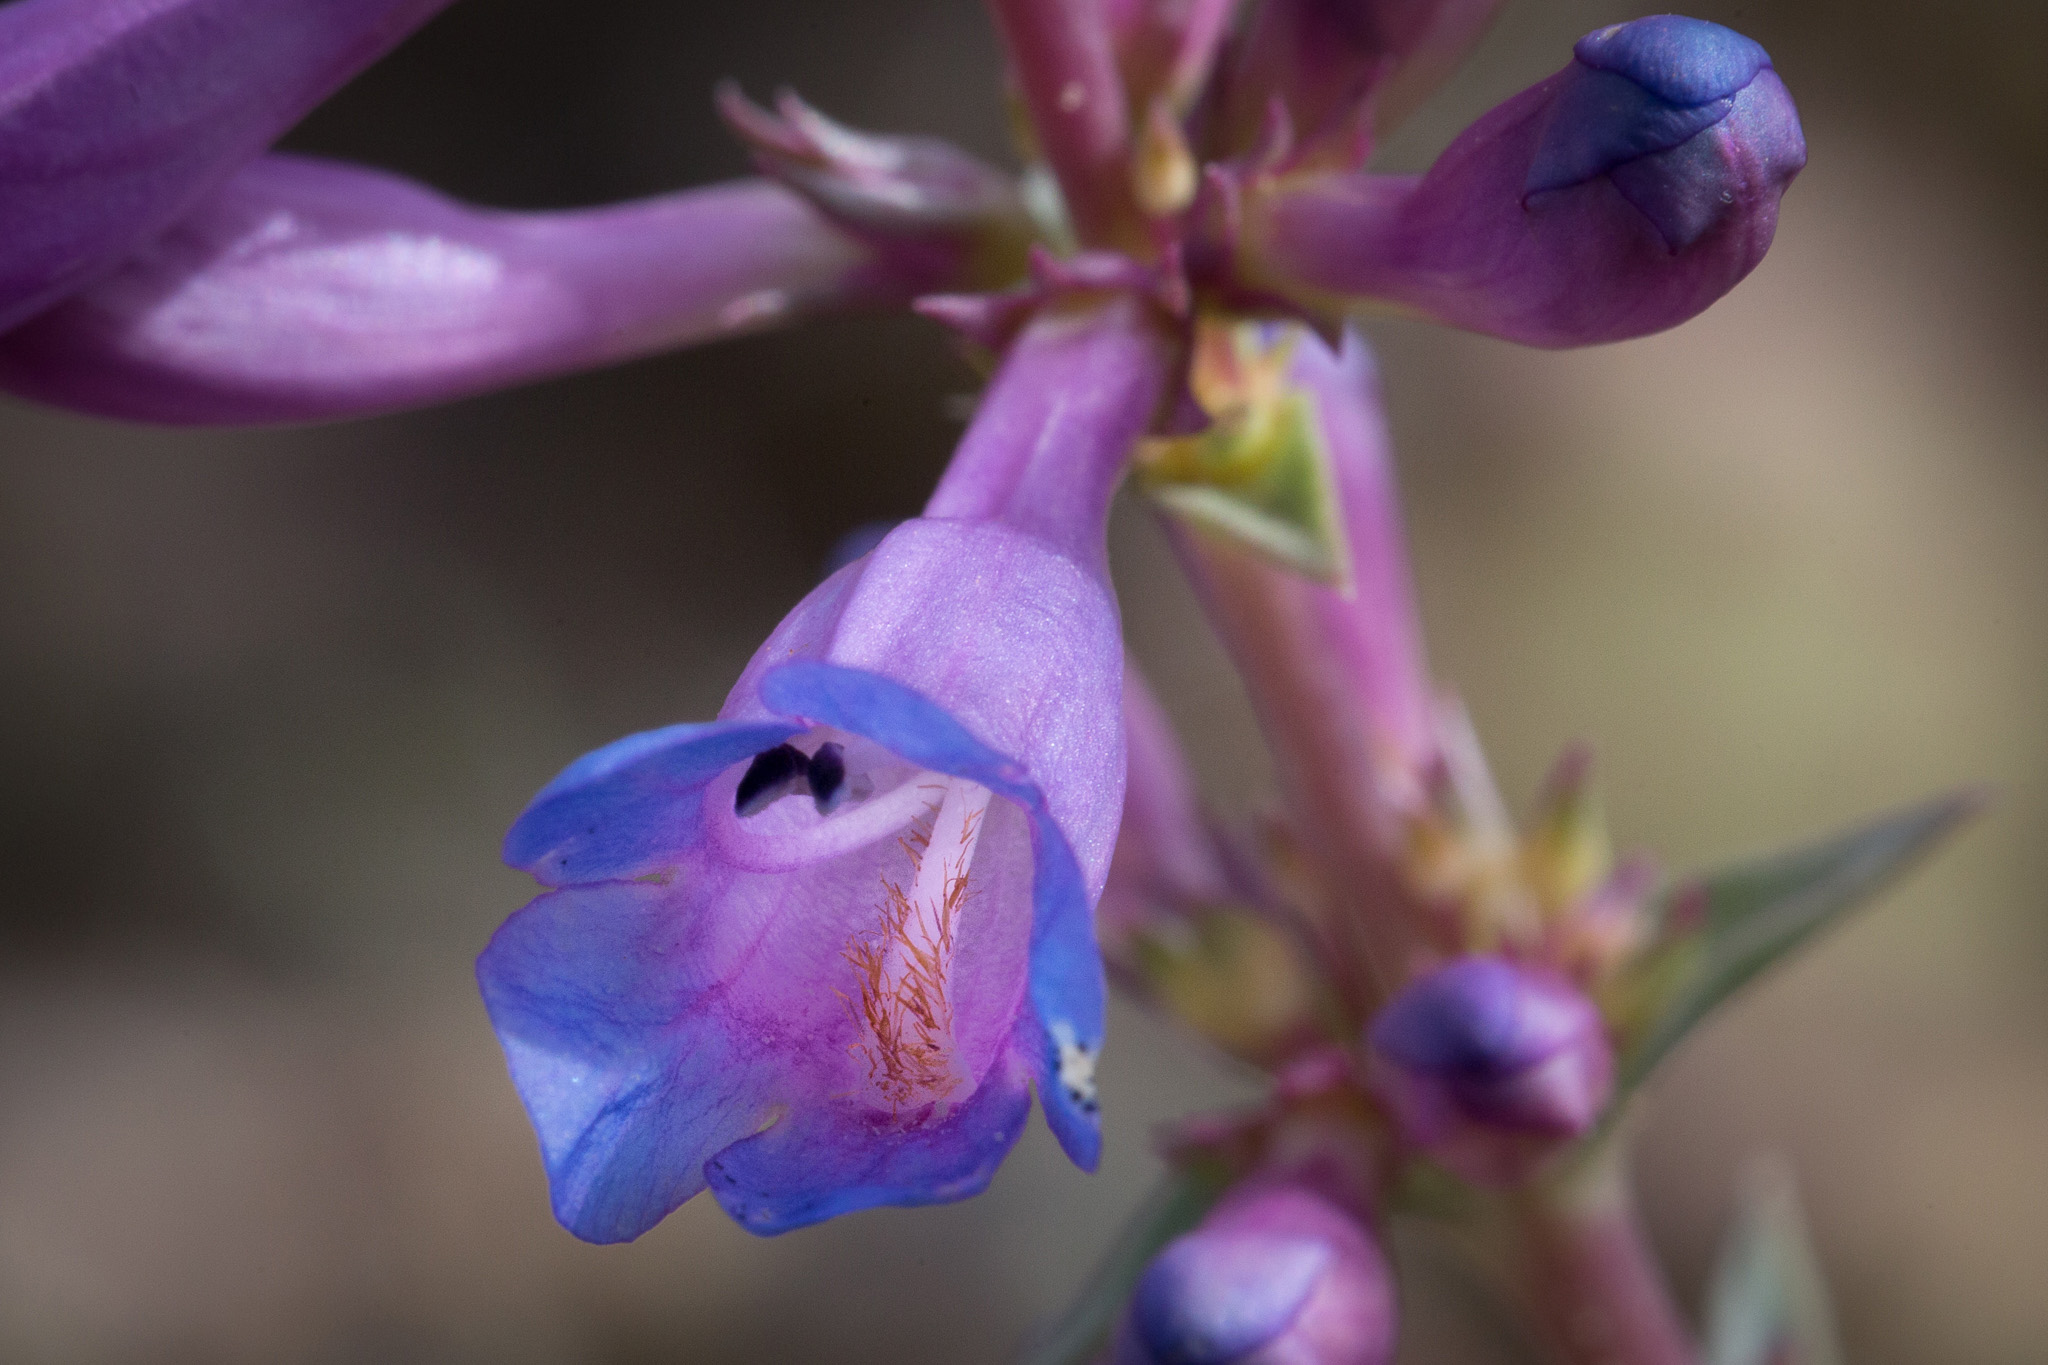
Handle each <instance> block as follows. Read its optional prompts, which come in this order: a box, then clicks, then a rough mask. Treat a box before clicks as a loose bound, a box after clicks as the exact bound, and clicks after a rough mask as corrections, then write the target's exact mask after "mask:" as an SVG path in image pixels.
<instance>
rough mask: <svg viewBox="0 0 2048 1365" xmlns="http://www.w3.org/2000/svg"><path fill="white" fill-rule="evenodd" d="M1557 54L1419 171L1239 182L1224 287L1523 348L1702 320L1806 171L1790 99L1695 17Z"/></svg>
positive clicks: (1764, 238) (1746, 48) (1772, 76)
mask: <svg viewBox="0 0 2048 1365" xmlns="http://www.w3.org/2000/svg"><path fill="white" fill-rule="evenodd" d="M1573 54H1574V59H1573V61H1572V63H1571V65H1569V66H1567V67H1566V68H1565V69H1564V70H1563V71H1561V72H1559V73H1558V74H1557V75H1555V76H1553V77H1551V78H1550V79H1549V80H1546V81H1544V82H1542V83H1541V84H1539V85H1536V86H1533V87H1531V88H1530V89H1528V90H1525V91H1523V92H1522V93H1521V94H1520V95H1517V96H1515V97H1514V98H1513V99H1511V100H1509V101H1507V102H1506V103H1505V104H1502V105H1500V106H1498V107H1496V108H1495V109H1493V110H1492V111H1491V112H1490V113H1488V114H1486V115H1485V116H1483V117H1482V118H1481V119H1480V120H1479V121H1478V122H1477V123H1475V124H1473V125H1472V127H1470V128H1468V129H1467V130H1466V131H1465V132H1464V133H1463V134H1461V135H1460V136H1459V137H1458V139H1457V140H1456V141H1455V142H1453V143H1452V144H1451V146H1450V147H1449V148H1448V149H1446V150H1445V152H1444V153H1443V155H1442V156H1441V157H1439V158H1438V159H1437V161H1436V164H1435V165H1433V166H1432V167H1431V168H1430V169H1429V171H1428V173H1427V174H1425V175H1421V176H1378V175H1347V176H1337V175H1305V174H1303V175H1280V176H1270V177H1265V178H1263V179H1255V180H1254V181H1252V182H1251V183H1250V184H1248V185H1247V186H1246V187H1245V188H1244V190H1243V192H1242V193H1243V202H1242V204H1241V206H1240V208H1239V210H1238V213H1240V214H1241V218H1240V219H1239V222H1240V228H1239V236H1238V238H1237V241H1236V245H1235V250H1236V269H1237V271H1238V272H1239V280H1238V282H1239V283H1240V284H1241V285H1244V286H1248V287H1250V288H1251V289H1253V290H1254V291H1259V290H1264V291H1268V292H1270V293H1271V294H1274V295H1278V296H1280V297H1283V298H1286V299H1288V300H1291V301H1292V302H1294V303H1296V304H1297V305H1299V306H1303V307H1307V308H1310V309H1312V310H1320V311H1324V312H1342V311H1344V310H1345V309H1348V308H1351V307H1354V306H1359V305H1362V304H1364V303H1365V302H1367V301H1368V300H1379V301H1382V302H1386V303H1392V304H1394V305H1397V306H1400V307H1405V308H1409V309H1413V310H1414V311H1416V312H1419V313H1422V314H1424V315H1426V316H1428V317H1432V318H1435V319H1436V320H1438V321H1440V322H1447V323H1450V324H1452V325H1454V326H1459V327H1465V328H1470V329H1471V330H1474V331H1479V332H1486V333H1489V334H1491V335H1494V336H1499V337H1505V338H1507V339H1509V340H1511V341H1521V342H1526V343H1528V344H1530V345H1536V346H1578V345H1585V344H1588V343H1592V342H1600V341H1617V340H1621V339H1623V338H1626V337H1633V336H1642V335H1645V334H1647V333H1650V332H1655V331H1660V330H1662V329H1663V328H1666V327H1672V326H1676V325H1677V324H1678V323H1680V322H1683V321H1685V320H1686V319H1688V318H1690V317H1692V316H1693V315H1694V314H1696V313H1698V312H1700V311H1701V310H1702V309H1704V308H1706V307H1707V305H1709V304H1711V303H1712V302H1714V300H1716V299H1718V298H1720V297H1721V296H1722V295H1723V294H1725V293H1727V292H1728V291H1729V290H1730V289H1732V288H1734V287H1735V285H1736V284H1737V283H1738V282H1740V281H1741V280H1742V278H1743V277H1744V276H1745V275H1747V274H1748V273H1749V272H1750V271H1751V270H1752V269H1754V268H1755V266H1756V264H1757V262H1759V261H1761V260H1762V259H1763V256H1764V252H1765V251H1766V250H1767V249H1768V248H1769V246H1770V244H1771V236H1772V234H1773V232H1774V231H1775V230H1776V228H1777V222H1778V201H1779V199H1780V197H1781V196H1782V195H1783V194H1784V192H1785V188H1786V186H1788V185H1789V184H1790V183H1791V181H1792V178H1793V177H1794V176H1795V175H1797V174H1798V172H1799V170H1800V168H1801V167H1802V166H1804V165H1805V164H1806V144H1805V141H1804V139H1803V137H1802V136H1801V133H1800V129H1799V116H1798V112H1797V110H1795V109H1794V107H1793V104H1792V97H1791V96H1790V95H1789V94H1788V93H1787V92H1786V90H1785V86H1784V83H1783V82H1782V81H1780V80H1779V79H1778V75H1777V72H1775V71H1774V70H1772V68H1771V63H1770V58H1769V56H1768V55H1767V54H1766V53H1765V52H1764V50H1763V49H1762V48H1761V47H1759V46H1757V44H1755V43H1753V42H1751V41H1750V40H1749V39H1747V38H1744V37H1743V36H1742V35H1740V34H1738V33H1734V32H1731V31H1730V30H1728V29H1725V28H1722V27H1721V26H1720V25H1718V24H1710V23H1706V22H1704V21H1702V20H1697V19H1683V18H1679V17H1677V16H1674V15H1662V16H1658V17H1656V18H1651V19H1639V20H1636V21H1635V22H1634V23H1629V24H1620V25H1617V26H1615V27H1613V28H1607V29H1601V30H1600V31H1598V32H1596V33H1592V34H1588V35H1587V36H1586V37H1584V38H1582V39H1580V40H1579V42H1578V44H1577V46H1576V47H1575V48H1574V49H1573ZM1227 216H1229V215H1226V217H1227Z"/></svg>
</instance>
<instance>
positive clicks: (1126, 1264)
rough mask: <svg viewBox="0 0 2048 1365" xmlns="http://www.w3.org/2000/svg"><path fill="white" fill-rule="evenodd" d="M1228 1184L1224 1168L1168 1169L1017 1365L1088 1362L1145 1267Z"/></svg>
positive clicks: (1198, 1218)
mask: <svg viewBox="0 0 2048 1365" xmlns="http://www.w3.org/2000/svg"><path fill="white" fill-rule="evenodd" d="M1226 1183H1227V1182H1226V1180H1225V1178H1224V1176H1223V1174H1222V1173H1221V1172H1220V1171H1207V1170H1175V1171H1170V1172H1168V1174H1167V1177H1166V1179H1165V1180H1163V1181H1161V1182H1160V1184H1159V1185H1158V1186H1157V1187H1156V1188H1154V1189H1153V1191H1152V1193H1151V1194H1150V1195H1148V1196H1146V1199H1145V1202H1144V1203H1142V1204H1140V1205H1139V1206H1138V1211H1137V1212H1136V1213H1134V1214H1132V1215H1131V1219H1130V1221H1129V1222H1127V1223H1125V1224H1124V1228H1123V1231H1122V1232H1120V1233H1118V1234H1117V1239H1116V1241H1115V1242H1114V1243H1112V1244H1111V1245H1110V1248H1109V1251H1108V1252H1107V1253H1106V1254H1105V1255H1104V1256H1103V1258H1102V1261H1101V1263H1100V1264H1098V1265H1097V1266H1096V1267H1095V1269H1094V1270H1093V1271H1092V1272H1090V1274H1089V1276H1088V1278H1087V1279H1086V1280H1084V1281H1082V1283H1081V1289H1080V1291H1079V1293H1077V1294H1076V1295H1075V1297H1074V1301H1073V1303H1071V1304H1069V1305H1068V1306H1067V1311H1066V1312H1064V1313H1062V1314H1061V1315H1060V1317H1059V1320H1058V1321H1057V1322H1055V1323H1053V1324H1052V1325H1051V1326H1050V1327H1048V1328H1046V1329H1045V1331H1044V1332H1043V1333H1042V1334H1041V1335H1040V1336H1038V1337H1037V1339H1035V1340H1034V1341H1033V1342H1032V1343H1031V1345H1030V1346H1029V1347H1028V1348H1027V1349H1026V1350H1025V1351H1024V1354H1023V1355H1022V1357H1020V1360H1019V1365H1085V1362H1087V1361H1089V1360H1092V1359H1093V1358H1094V1357H1095V1353H1096V1352H1097V1351H1098V1350H1100V1349H1101V1347H1102V1343H1103V1342H1104V1341H1105V1340H1107V1339H1108V1337H1109V1333H1110V1330H1111V1329H1112V1328H1114V1327H1115V1326H1116V1320H1117V1315H1118V1314H1120V1313H1122V1312H1123V1307H1124V1303H1125V1302H1126V1301H1127V1300H1128V1299H1129V1298H1130V1297H1131V1291H1132V1290H1133V1289H1135V1288H1136V1287H1137V1284H1138V1277H1139V1276H1141V1275H1143V1274H1144V1273H1145V1267H1146V1266H1148V1265H1150V1264H1151V1263H1152V1258H1153V1257H1154V1256H1155V1255H1157V1254H1158V1252H1159V1249H1160V1248H1161V1247H1163V1246H1165V1245H1166V1244H1167V1243H1168V1242H1170V1241H1172V1240H1173V1239H1174V1238H1176V1237H1178V1236H1180V1235H1181V1234H1182V1233H1184V1232H1187V1231H1188V1230H1190V1229H1191V1228H1193V1227H1194V1226H1195V1224H1197V1223H1199V1222H1201V1221H1202V1215H1203V1214H1205V1213H1207V1212H1208V1211H1209V1210H1210V1208H1211V1207H1212V1206H1213V1205H1214V1204H1215V1203H1216V1201H1217V1200H1218V1199H1219V1198H1221V1197H1222V1194H1223V1191H1224V1189H1225V1187H1226Z"/></svg>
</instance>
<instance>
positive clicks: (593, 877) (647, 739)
mask: <svg viewBox="0 0 2048 1365" xmlns="http://www.w3.org/2000/svg"><path fill="white" fill-rule="evenodd" d="M795 733H797V727H795V726H792V725H787V724H782V723H777V722H757V721H711V722H708V723H705V724H701V725H670V726H666V727H664V728H662V729H659V730H647V731H643V732H641V733H640V734H637V735H628V736H626V737H625V738H624V739H620V740H614V741H613V742H612V743H610V744H607V745H605V746H604V747H603V748H601V749H593V750H592V751H591V752H589V753H587V754H585V755H584V756H583V757H581V758H579V759H577V760H576V761H575V762H574V763H571V764H570V765H569V766H568V767H566V768H564V769H563V770H562V771H561V773H560V775H558V776H557V777H556V778H555V780H554V781H552V782H550V783H548V784H547V785H546V786H545V787H542V788H541V789H540V792H539V794H538V795H536V796H535V797H534V798H533V800H532V801H531V802H529V803H528V805H527V807H526V809H525V811H524V812H522V813H521V814H520V816H519V818H518V819H517V820H516V821H514V822H513V824H512V828H511V829H510V830H508V831H506V834H505V847H504V859H505V862H506V864H507V865H508V866H511V867H515V868H518V869H519V870H520V871H522V872H529V873H531V874H533V875H534V876H535V877H538V878H539V879H540V880H541V881H543V882H546V883H548V884H549V885H554V886H560V885H571V884H575V883H578V882H592V881H601V880H606V879H609V878H616V877H629V876H633V875H637V874H638V873H639V872H641V871H644V870H645V868H646V864H647V861H648V854H649V852H650V851H651V850H652V849H653V848H654V847H655V845H656V844H658V842H659V840H660V838H661V837H662V835H663V834H664V832H666V831H670V830H674V829H677V828H679V827H680V826H681V823H682V821H683V820H684V819H685V818H686V817H687V816H688V815H689V814H691V813H693V812H694V810H695V808H696V801H697V796H698V789H699V788H701V787H702V786H703V785H704V784H705V783H706V782H709V781H710V780H711V779H712V778H713V777H716V776H717V775H718V774H719V773H721V772H723V771H724V770H725V769H726V768H729V767H731V766H732V765H733V764H735V763H739V762H741V761H743V760H745V759H747V758H750V757H752V756H753V755H754V754H757V753H759V752H761V750H763V749H772V748H773V747H775V746H776V745H777V744H780V743H781V742H782V741H783V740H785V739H787V738H789V736H791V735H793V734H795Z"/></svg>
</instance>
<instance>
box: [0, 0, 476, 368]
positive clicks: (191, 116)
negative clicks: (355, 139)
mask: <svg viewBox="0 0 2048 1365" xmlns="http://www.w3.org/2000/svg"><path fill="white" fill-rule="evenodd" d="M446 3H447V0H16V3H14V4H9V5H0V224H4V225H5V228H4V230H0V331H5V330H6V329H7V328H9V327H12V326H13V325H15V324H16V323H18V322H20V321H21V320H22V319H24V318H27V317H30V316H32V315H34V314H35V313H37V312H39V311H40V310H42V309H43V308H46V307H48V306H49V305H50V304H52V303H54V302H56V301H57V300H58V299H59V298H61V297H63V296H64V295H65V294H66V293H69V292H70V291H72V290H74V289H76V288H78V287H79V286H81V285H83V284H86V283H88V282H90V281H91V280H93V279H94V278H96V277H97V276H99V275H101V274H103V273H105V271H106V270H108V269H110V268H111V267H112V266H113V265H114V264H115V263H116V262H118V261H119V260H120V259H121V258H122V257H123V256H125V255H126V254H127V253H128V252H129V251H131V250H132V249H133V248H135V247H137V246H139V245H140V244H142V243H143V242H145V241H147V240H149V239H150V238H151V237H153V236H155V235H156V234H157V233H159V232H161V231H162V230H163V229H165V228H166V227H168V226H170V224H171V223H172V222H173V221H175V220H176V219H177V218H179V217H181V216H182V215H183V214H185V213H186V212H188V211H189V210H190V209H192V208H193V207H194V206H195V205H197V204H198V203H199V202H200V200H201V199H202V198H203V197H204V196H205V195H206V194H207V193H208V192H209V191H211V190H212V189H214V188H215V187H217V186H218V185H220V184H221V182H222V181H224V180H226V179H227V177H228V176H230V175H231V174H233V173H234V172H235V170H236V169H238V168H239V167H240V166H242V165H243V163H245V162H247V161H248V160H249V159H250V158H252V157H254V156H256V155H257V154H258V153H260V152H261V151H263V149H264V148H265V147H267V146H269V145H270V143H271V142H273V141H275V140H276V138H277V137H278V136H279V135H280V134H281V133H283V132H284V131H285V130H286V129H288V128H290V127H291V126H292V125H293V124H294V123H296V122H298V120H299V119H300V117H301V116H303V115H304V114H305V113H306V111H307V110H309V109H311V108H312V107H313V106H314V105H315V104H317V103H319V102H320V101H321V100H322V99H324V98H326V97H327V95H329V94H330V93H332V92H333V91H334V90H335V89H336V88H338V87H339V86H340V85H341V84H342V83H343V82H344V81H346V80H348V78H349V77H350V76H353V75H354V74H355V73H356V72H358V71H360V70H361V69H362V68H363V67H365V66H368V65H369V64H370V63H371V62H372V61H375V60H376V59H377V58H378V57H380V56H382V55H383V54H384V53H385V52H386V51H388V50H389V49H390V48H391V47H392V46H393V45H394V44H395V43H397V42H398V41H399V40H400V39H401V38H403V37H404V36H405V35H406V34H408V33H410V32H411V31H412V30H413V29H415V28H417V27H418V26H419V25H420V24H422V23H424V22H426V20H427V19H428V18H429V17H430V16H432V15H433V14H434V13H435V12H436V11H438V10H440V9H441V8H442V7H443V6H444V5H445V4H446Z"/></svg>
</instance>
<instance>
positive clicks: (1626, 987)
mask: <svg viewBox="0 0 2048 1365" xmlns="http://www.w3.org/2000/svg"><path fill="white" fill-rule="evenodd" d="M1982 805H1983V797H1982V796H1981V794H1979V793H1977V792H1974V791H1970V792H1958V793H1952V794H1950V795H1947V796H1943V797H1939V798H1937V799H1935V800H1933V801H1929V802H1926V803H1924V804H1922V805H1918V806H1914V807H1912V808H1910V809H1908V810H1904V811H1900V812H1897V813H1895V814H1892V815H1888V816H1885V817H1884V818H1882V819H1879V820H1877V821H1875V822H1874V823H1872V824H1869V825H1866V826H1864V827H1863V828H1861V829H1858V830H1854V831H1852V832H1850V833H1847V834H1842V835H1837V836H1836V837H1835V838H1833V839H1829V840H1826V841H1824V842H1822V843H1820V844H1816V845H1812V846H1810V847H1807V848H1804V849H1799V850H1796V851H1794V852H1790V853H1781V854H1778V855H1776V856H1774V857H1770V858H1766V859H1763V860H1762V861H1759V862H1755V863H1749V864H1746V865H1744V866H1741V867H1737V868H1733V869H1729V870H1727V871H1723V872H1718V873H1714V874H1712V875H1710V876H1707V877H1704V878H1701V879H1699V880H1697V881H1694V882H1691V883H1688V884H1685V885H1681V886H1679V887H1678V888H1676V889H1675V890H1674V891H1672V892H1671V893H1669V894H1668V895H1667V896H1666V898H1665V903H1664V914H1665V916H1666V921H1665V925H1664V933H1665V936H1666V938H1667V939H1668V940H1669V941H1668V943H1667V944H1666V946H1665V947H1663V948H1662V949H1660V950H1658V951H1655V952H1653V953H1652V954H1651V955H1650V956H1649V957H1648V958H1647V959H1646V960H1645V961H1643V962H1642V963H1641V964H1639V965H1638V966H1637V968H1636V969H1635V972H1634V975H1635V976H1636V977H1637V978H1638V981H1639V982H1640V983H1643V985H1641V986H1638V987H1635V988H1631V986H1630V983H1628V982H1624V983H1623V984H1622V989H1621V991H1620V992H1619V993H1620V994H1622V995H1633V996H1634V997H1635V998H1637V999H1645V998H1647V999H1648V1000H1649V1001H1650V1007H1649V1008H1648V1009H1647V1010H1646V1011H1645V1014H1646V1018H1645V1019H1644V1021H1643V1022H1642V1023H1641V1024H1640V1025H1638V1027H1637V1028H1636V1029H1635V1030H1634V1032H1635V1035H1636V1036H1635V1038H1634V1039H1633V1040H1632V1042H1631V1043H1630V1045H1629V1046H1628V1047H1627V1049H1626V1050H1625V1052H1624V1054H1623V1058H1622V1066H1621V1079H1620V1084H1619V1085H1618V1086H1617V1087H1616V1098H1617V1102H1618V1101H1619V1099H1620V1098H1622V1097H1624V1096H1626V1095H1627V1094H1628V1093H1629V1091H1631V1090H1633V1089H1634V1088H1635V1087H1636V1086H1637V1085H1639V1084H1641V1083H1642V1081H1643V1078H1644V1077H1646V1076H1647V1075H1648V1074H1649V1073H1650V1070H1651V1069H1652V1068H1653V1067H1655V1066H1656V1065H1657V1063H1658V1062H1660V1061H1662V1060H1663V1059H1664V1057H1665V1056H1666V1055H1667V1054H1668V1053H1669V1052H1670V1051H1671V1049H1672V1048H1673V1047H1675V1046H1676V1045H1677V1044H1678V1041H1679V1040H1680V1039H1681V1038H1683V1037H1685V1035H1686V1034H1687V1033H1688V1032H1689V1031H1691V1029H1692V1027H1693V1026H1694V1025H1695V1024H1697V1023H1699V1021H1700V1020H1701V1019H1703V1018H1705V1017H1706V1016H1707V1014H1708V1013H1709V1012H1710V1011H1712V1010H1713V1008H1714V1007H1715V1006H1716V1005H1718V1004H1720V1003H1721V1002H1722V1001H1723V1000H1726V999H1727V998H1728V997H1729V996H1731V995H1733V994H1734V993H1735V992H1736V991H1737V990H1739V989H1740V988H1741V987H1742V986H1744V985H1745V984H1747V983H1748V982H1749V981H1750V980H1751V978H1753V977H1755V976H1756V975H1757V974H1758V973H1759V972H1761V971H1763V970H1764V969H1765V968H1766V967H1768V966H1770V965H1771V964H1772V963H1774V962H1776V961H1778V960H1779V959H1780V958H1782V957H1784V956H1785V955H1786V954H1787V953H1789V952H1790V951H1791V950H1792V949H1794V948H1796V947H1798V946H1799V945H1800V944H1801V943H1803V942H1804V941H1805V940H1806V939H1807V938H1808V937H1809V936H1811V935H1812V934H1813V932H1814V931H1815V930H1817V929H1819V928H1820V927H1821V926H1822V925H1824V924H1826V923H1828V922H1829V921H1830V920H1832V919H1834V918H1835V917H1836V916H1837V915H1839V914H1841V913H1842V912H1843V911H1844V910H1848V909H1851V908H1853V907H1855V906H1857V905H1861V904H1863V903H1864V902H1866V901H1868V900H1869V899H1870V898H1871V897H1872V896H1873V895H1875V894H1876V893H1877V892H1878V891H1879V890H1880V889H1882V888H1883V887H1884V886H1885V885H1886V884H1887V883H1888V882H1890V881H1891V880H1892V879H1893V878H1894V877H1896V876H1897V875H1898V874H1899V873H1901V872H1902V871H1904V870H1905V869H1906V867H1908V866H1909V865H1910V864H1911V863H1912V862H1913V861H1914V860H1915V859H1917V858H1918V857H1920V856H1921V855H1922V854H1924V853H1926V852H1927V851H1929V850H1930V849H1932V848H1933V847H1934V845H1935V844H1936V843H1938V842H1940V840H1941V839H1942V838H1943V837H1944V836H1945V835H1947V834H1948V833H1949V832H1950V831H1951V830H1953V829H1954V828H1955V827H1956V826H1957V825H1959V824H1960V823H1962V821H1963V820H1965V819H1967V818H1968V817H1969V816H1971V815H1973V814H1975V813H1976V812H1977V810H1978V809H1979V808H1980V807H1981V806H1982Z"/></svg>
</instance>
